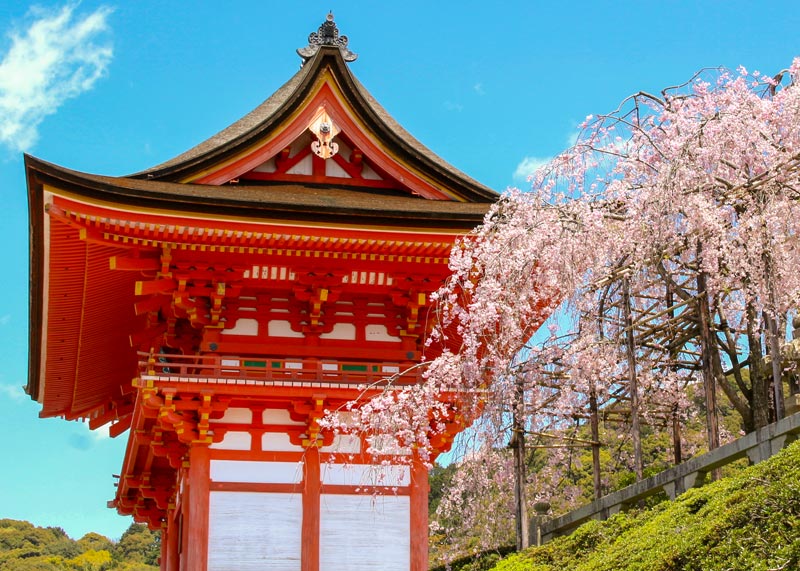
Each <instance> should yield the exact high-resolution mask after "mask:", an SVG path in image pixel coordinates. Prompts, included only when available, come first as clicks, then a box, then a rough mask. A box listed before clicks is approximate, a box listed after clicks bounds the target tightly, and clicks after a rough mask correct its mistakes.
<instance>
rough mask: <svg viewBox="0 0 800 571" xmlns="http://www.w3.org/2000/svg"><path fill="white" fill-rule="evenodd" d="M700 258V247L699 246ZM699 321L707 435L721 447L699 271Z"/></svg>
mask: <svg viewBox="0 0 800 571" xmlns="http://www.w3.org/2000/svg"><path fill="white" fill-rule="evenodd" d="M697 249H698V259H699V258H700V256H699V252H700V247H699V246H698V248H697ZM696 303H697V321H698V324H697V325H698V327H699V329H700V355H701V356H700V360H701V367H702V371H703V391H704V396H705V403H706V435H707V438H708V449H709V450H713V449H714V448H719V419H718V417H717V391H716V379H715V375H714V361H713V357H712V352H713V351H715V350H716V343H714V342H713V339H712V338H711V336H712V332H711V311H710V309H709V305H708V291H707V282H706V274H705V272H703V271H702V270H700V271H699V272H698V273H697V302H696Z"/></svg>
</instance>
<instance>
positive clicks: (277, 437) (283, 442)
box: [261, 432, 305, 452]
mask: <svg viewBox="0 0 800 571" xmlns="http://www.w3.org/2000/svg"><path fill="white" fill-rule="evenodd" d="M261 449H262V450H264V451H265V452H305V448H303V447H302V446H298V445H297V444H292V443H291V441H290V440H289V435H288V434H286V433H285V432H265V433H264V434H262V435H261Z"/></svg>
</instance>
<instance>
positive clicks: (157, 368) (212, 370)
mask: <svg viewBox="0 0 800 571" xmlns="http://www.w3.org/2000/svg"><path fill="white" fill-rule="evenodd" d="M139 376H140V378H141V379H142V380H144V381H172V382H188V383H208V384H226V385H262V386H270V385H272V386H305V387H315V386H319V387H331V388H353V389H357V388H366V387H371V386H374V387H376V388H385V387H386V386H389V385H391V386H406V385H413V384H417V383H420V382H421V381H422V369H421V368H419V367H411V368H409V366H408V364H400V363H387V362H378V363H370V362H364V361H334V360H330V359H302V358H297V359H292V358H277V357H240V356H233V355H173V354H168V353H146V352H141V351H140V352H139Z"/></svg>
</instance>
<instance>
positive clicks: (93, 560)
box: [0, 519, 161, 571]
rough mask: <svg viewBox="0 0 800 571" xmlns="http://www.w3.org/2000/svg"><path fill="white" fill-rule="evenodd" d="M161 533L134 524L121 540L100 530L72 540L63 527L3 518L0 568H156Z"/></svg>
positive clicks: (13, 570)
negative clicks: (42, 525)
mask: <svg viewBox="0 0 800 571" xmlns="http://www.w3.org/2000/svg"><path fill="white" fill-rule="evenodd" d="M160 551H161V544H160V534H158V533H153V532H152V531H150V530H148V529H147V527H146V526H144V525H139V524H133V525H131V526H130V527H129V528H128V529H127V531H125V533H123V534H122V537H120V539H119V541H117V542H113V541H111V540H110V539H108V538H107V537H104V536H102V535H100V534H98V533H87V534H86V535H84V536H83V537H81V538H80V539H77V540H75V539H71V538H70V537H69V536H68V535H67V534H66V533H65V532H64V530H63V529H61V528H60V527H38V526H35V525H33V524H32V523H29V522H27V521H19V520H14V519H0V571H6V570H8V571H51V570H52V571H65V570H68V571H72V570H75V571H117V570H119V571H155V570H157V569H158V556H159V553H160Z"/></svg>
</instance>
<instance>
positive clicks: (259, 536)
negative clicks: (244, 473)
mask: <svg viewBox="0 0 800 571" xmlns="http://www.w3.org/2000/svg"><path fill="white" fill-rule="evenodd" d="M302 520H303V503H302V496H301V495H300V494H266V493H254V492H211V496H210V498H209V525H208V571H295V570H297V571H299V570H300V546H301V539H302Z"/></svg>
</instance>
